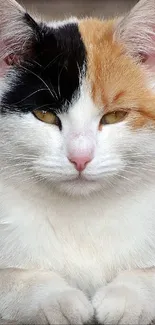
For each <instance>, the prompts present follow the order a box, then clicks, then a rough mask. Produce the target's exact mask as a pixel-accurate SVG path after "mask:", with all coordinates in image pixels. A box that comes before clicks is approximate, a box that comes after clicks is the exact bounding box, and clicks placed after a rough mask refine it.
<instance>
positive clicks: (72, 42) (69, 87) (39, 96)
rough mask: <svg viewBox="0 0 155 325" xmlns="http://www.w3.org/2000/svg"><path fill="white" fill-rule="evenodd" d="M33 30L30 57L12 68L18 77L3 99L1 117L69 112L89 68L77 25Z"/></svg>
mask: <svg viewBox="0 0 155 325" xmlns="http://www.w3.org/2000/svg"><path fill="white" fill-rule="evenodd" d="M31 24H32V22H31ZM37 26H38V25H37ZM34 29H35V32H34V33H35V37H34V41H33V43H34V44H33V48H32V49H31V51H32V54H31V57H30V59H28V60H23V62H22V64H21V65H20V66H16V67H13V73H14V72H17V76H18V77H17V80H15V83H14V84H13V85H11V86H10V89H9V90H8V91H7V92H6V93H5V94H4V96H3V98H2V102H1V112H2V113H8V112H11V113H12V112H15V111H16V112H22V113H27V112H31V111H33V110H35V109H43V110H50V111H52V112H55V113H61V112H63V111H67V109H68V107H69V103H70V102H71V100H72V98H73V96H74V95H75V94H76V93H77V92H78V89H79V82H80V72H82V70H83V67H84V65H86V51H85V46H84V44H83V42H82V39H81V35H80V32H79V30H78V25H77V24H76V23H68V24H66V25H63V26H61V27H58V28H52V27H48V26H46V25H44V24H41V25H39V26H38V28H37V29H36V27H34ZM11 69H12V68H11ZM10 73H11V72H10ZM9 78H10V77H9ZM11 79H12V81H13V77H11Z"/></svg>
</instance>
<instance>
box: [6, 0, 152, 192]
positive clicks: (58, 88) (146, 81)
mask: <svg viewBox="0 0 155 325" xmlns="http://www.w3.org/2000/svg"><path fill="white" fill-rule="evenodd" d="M12 3H13V2H12V1H11V4H12ZM18 10H19V8H18ZM18 14H19V12H18ZM22 14H23V13H22ZM24 15H25V14H24ZM21 19H23V17H21ZM24 19H25V21H24V22H23V24H24V28H25V25H27V24H28V26H29V27H28V28H29V32H30V34H31V33H32V35H31V36H30V39H31V42H30V41H29V43H30V44H29V47H30V49H31V50H29V47H28V46H27V47H26V48H25V49H24V51H25V53H26V55H25V53H24V55H23V58H22V60H21V59H20V54H19V49H18V51H17V53H15V55H13V54H12V53H8V54H7V55H6V56H5V58H4V60H3V64H1V81H0V82H1V118H0V136H1V158H0V159H1V165H2V166H3V167H4V168H3V170H4V173H5V171H7V175H8V169H7V167H9V174H10V178H11V174H12V176H13V177H16V176H17V178H18V175H20V176H22V175H23V179H25V177H27V179H29V181H30V182H33V181H34V182H35V181H37V179H42V180H45V181H46V182H48V183H49V184H51V185H52V186H55V187H56V188H57V189H58V190H61V191H63V192H65V193H68V194H76V195H88V194H90V193H91V192H95V191H96V192H97V191H100V190H104V191H106V190H107V188H108V187H113V186H116V188H117V185H118V184H119V183H120V182H121V181H122V182H123V181H124V180H126V182H129V183H130V181H131V180H132V179H138V177H142V175H143V174H144V173H145V168H146V167H147V168H148V166H149V164H151V163H152V160H154V156H155V150H154V140H153V139H154V134H153V130H151V128H152V126H153V128H154V118H155V109H154V107H155V98H154V95H153V92H152V87H153V86H152V83H153V82H152V81H153V80H154V79H153V78H152V77H150V75H149V74H148V73H147V72H146V71H145V69H144V67H143V65H142V63H140V62H137V58H136V60H135V58H133V57H132V55H131V57H130V56H129V54H128V52H126V50H125V46H124V45H122V44H123V43H122V42H121V41H120V40H118V38H117V33H116V30H117V29H118V28H120V27H116V25H117V21H113V22H111V21H110V22H101V21H97V20H93V19H88V20H82V21H79V22H78V21H69V22H64V23H61V24H58V25H57V26H55V25H54V24H53V25H52V24H51V25H50V26H47V25H42V24H36V25H35V23H34V22H33V21H31V19H30V17H29V16H27V15H25V18H24ZM120 24H122V22H121V23H120ZM12 35H13V34H12ZM15 38H16V37H15ZM8 39H9V37H8ZM8 39H7V42H8V44H9V42H10V39H11V40H12V39H13V36H10V39H9V41H8ZM7 42H6V43H7ZM20 42H21V40H20ZM4 44H5V42H4ZM4 44H2V47H3V48H4V46H5V45H4ZM14 44H16V40H15V41H14V43H13V45H14ZM16 46H17V45H16ZM9 50H10V48H9ZM128 51H129V50H128ZM131 52H132V51H131ZM131 54H132V53H131ZM146 54H147V53H145V58H146ZM149 59H150V58H148V57H147V59H146V60H147V61H148V62H149ZM18 61H19V62H18ZM11 64H12V65H13V66H12V67H11ZM152 158H153V159H152ZM5 166H6V169H5ZM148 169H149V168H148ZM2 174H3V172H2ZM123 186H124V185H123Z"/></svg>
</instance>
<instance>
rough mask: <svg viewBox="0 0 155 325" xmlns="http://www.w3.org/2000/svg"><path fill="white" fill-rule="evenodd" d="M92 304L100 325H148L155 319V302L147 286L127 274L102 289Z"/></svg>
mask: <svg viewBox="0 0 155 325" xmlns="http://www.w3.org/2000/svg"><path fill="white" fill-rule="evenodd" d="M136 278H137V281H136ZM132 280H133V281H132ZM92 304H93V307H94V310H95V318H96V320H97V321H98V323H99V324H104V325H106V324H108V325H116V324H119V325H131V324H132V325H137V324H139V325H147V324H150V323H151V321H152V320H153V319H154V317H155V302H154V301H153V299H151V295H149V294H148V290H147V286H146V284H145V283H141V280H140V279H139V278H138V277H137V276H135V277H134V275H133V274H131V277H130V273H129V274H127V273H126V272H124V273H123V276H122V277H121V275H120V276H118V277H117V278H116V279H115V280H114V281H113V282H112V283H110V284H108V285H107V286H105V287H102V288H101V289H100V290H99V291H98V292H97V293H96V294H95V296H94V298H93V300H92Z"/></svg>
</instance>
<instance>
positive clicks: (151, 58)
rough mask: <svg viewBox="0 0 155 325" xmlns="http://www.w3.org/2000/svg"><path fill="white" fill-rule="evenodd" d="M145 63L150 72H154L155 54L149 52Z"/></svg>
mask: <svg viewBox="0 0 155 325" xmlns="http://www.w3.org/2000/svg"><path fill="white" fill-rule="evenodd" d="M145 64H146V65H147V66H148V68H149V70H150V71H151V72H155V54H151V55H149V56H148V58H147V60H146V61H145Z"/></svg>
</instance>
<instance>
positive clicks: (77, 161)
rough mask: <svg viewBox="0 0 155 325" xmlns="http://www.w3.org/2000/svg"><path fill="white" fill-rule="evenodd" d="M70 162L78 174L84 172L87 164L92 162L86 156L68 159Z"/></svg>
mask: <svg viewBox="0 0 155 325" xmlns="http://www.w3.org/2000/svg"><path fill="white" fill-rule="evenodd" d="M68 159H69V161H70V162H71V163H72V164H74V165H75V168H76V169H77V170H78V172H82V171H83V170H84V169H85V168H86V166H87V164H88V163H89V162H90V161H91V160H92V158H90V156H89V157H88V156H84V157H79V156H77V157H76V156H75V157H68Z"/></svg>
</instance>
